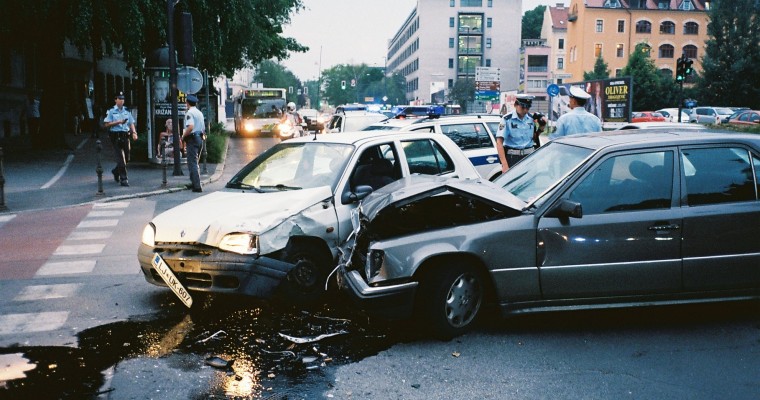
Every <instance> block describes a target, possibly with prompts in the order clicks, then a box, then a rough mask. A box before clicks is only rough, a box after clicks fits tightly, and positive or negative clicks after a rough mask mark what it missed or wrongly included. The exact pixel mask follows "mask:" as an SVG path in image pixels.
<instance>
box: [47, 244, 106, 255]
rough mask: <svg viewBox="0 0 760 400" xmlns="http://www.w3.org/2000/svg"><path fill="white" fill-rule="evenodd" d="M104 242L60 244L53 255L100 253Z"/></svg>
mask: <svg viewBox="0 0 760 400" xmlns="http://www.w3.org/2000/svg"><path fill="white" fill-rule="evenodd" d="M104 247H106V245H105V244H73V245H67V244H62V245H60V246H58V248H57V249H55V252H53V255H54V256H76V255H82V254H100V253H102V252H103V248H104Z"/></svg>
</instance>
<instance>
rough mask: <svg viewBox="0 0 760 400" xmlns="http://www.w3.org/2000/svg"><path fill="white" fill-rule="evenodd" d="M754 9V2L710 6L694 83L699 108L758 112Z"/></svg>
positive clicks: (759, 31)
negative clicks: (709, 106)
mask: <svg viewBox="0 0 760 400" xmlns="http://www.w3.org/2000/svg"><path fill="white" fill-rule="evenodd" d="M757 9H758V5H757V2H756V1H755V0H731V1H714V2H713V3H712V8H711V9H710V11H709V12H708V17H709V18H710V22H709V24H708V25H707V33H708V36H709V38H708V40H707V42H706V48H705V55H704V57H703V58H702V76H701V77H699V78H698V79H697V87H698V88H699V89H700V96H699V100H700V104H714V105H722V106H747V107H750V108H753V109H758V108H760V86H759V85H758V82H760V68H758V66H760V51H758V43H760V18H758V12H757ZM750 10H755V12H750Z"/></svg>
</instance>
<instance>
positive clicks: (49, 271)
mask: <svg viewBox="0 0 760 400" xmlns="http://www.w3.org/2000/svg"><path fill="white" fill-rule="evenodd" d="M93 269H95V260H80V261H62V262H48V263H45V265H43V266H42V267H40V269H38V270H37V273H36V274H35V275H34V276H50V275H68V274H87V273H90V272H92V270H93Z"/></svg>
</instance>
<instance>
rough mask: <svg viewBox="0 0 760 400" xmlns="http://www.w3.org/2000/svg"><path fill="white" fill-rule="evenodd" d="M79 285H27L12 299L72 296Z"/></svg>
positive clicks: (23, 299) (25, 299)
mask: <svg viewBox="0 0 760 400" xmlns="http://www.w3.org/2000/svg"><path fill="white" fill-rule="evenodd" d="M80 286H82V284H80V283H64V284H58V285H32V286H27V287H25V288H24V289H23V290H22V291H21V293H19V294H18V296H16V297H15V298H14V299H13V300H15V301H28V300H46V299H62V298H65V297H70V296H73V295H74V294H75V293H76V291H77V289H79V287H80Z"/></svg>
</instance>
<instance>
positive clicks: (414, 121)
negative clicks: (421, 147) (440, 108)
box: [368, 114, 501, 130]
mask: <svg viewBox="0 0 760 400" xmlns="http://www.w3.org/2000/svg"><path fill="white" fill-rule="evenodd" d="M458 120H461V121H470V120H483V121H489V120H493V121H499V120H501V115H498V114H449V115H441V116H440V117H434V118H389V119H387V120H385V121H380V122H377V123H374V124H372V125H370V126H369V127H368V128H371V127H374V128H377V127H390V128H396V129H402V128H406V127H408V126H411V125H423V124H428V123H433V124H434V123H436V122H442V123H450V122H452V121H458ZM377 130H382V129H377Z"/></svg>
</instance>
